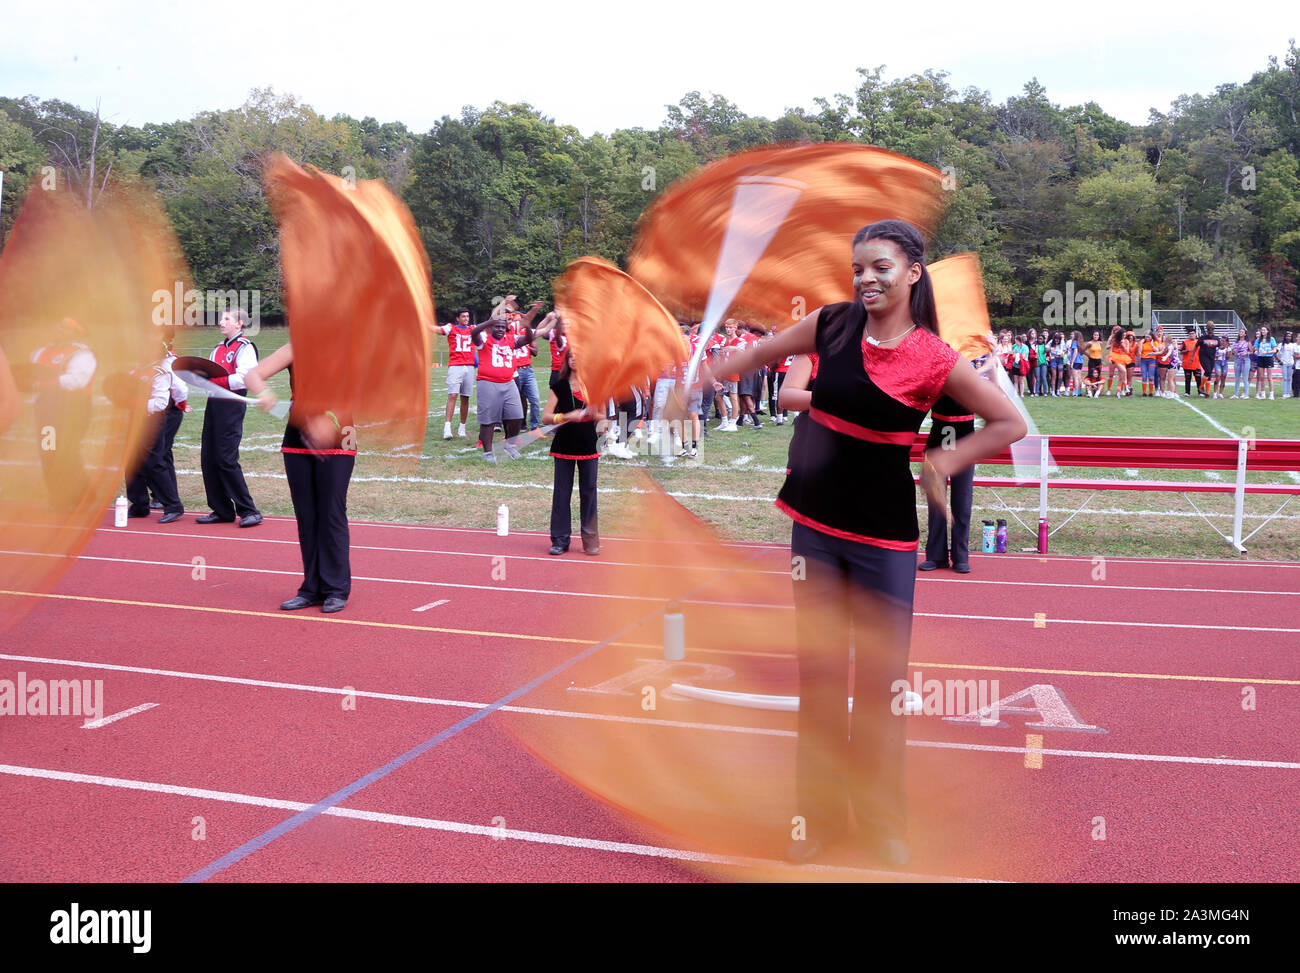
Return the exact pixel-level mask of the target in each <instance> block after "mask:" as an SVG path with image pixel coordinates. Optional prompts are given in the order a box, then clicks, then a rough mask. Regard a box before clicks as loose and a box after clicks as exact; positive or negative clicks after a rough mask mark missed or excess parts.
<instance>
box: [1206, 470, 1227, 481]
mask: <svg viewBox="0 0 1300 973" xmlns="http://www.w3.org/2000/svg"><path fill="white" fill-rule="evenodd" d="M1203 472H1204V473H1205V478H1206V479H1207V480H1222V479H1223V474H1222V473H1220V472H1219V471H1218V470H1204V471H1203Z"/></svg>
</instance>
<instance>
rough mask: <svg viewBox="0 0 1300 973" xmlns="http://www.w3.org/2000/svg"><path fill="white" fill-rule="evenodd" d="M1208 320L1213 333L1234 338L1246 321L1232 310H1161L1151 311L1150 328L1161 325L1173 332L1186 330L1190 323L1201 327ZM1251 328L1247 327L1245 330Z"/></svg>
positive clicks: (1153, 328)
mask: <svg viewBox="0 0 1300 973" xmlns="http://www.w3.org/2000/svg"><path fill="white" fill-rule="evenodd" d="M1207 321H1209V322H1212V323H1213V325H1214V333H1215V334H1219V335H1228V336H1229V337H1232V338H1235V337H1236V336H1237V332H1238V331H1239V330H1240V329H1242V328H1245V327H1246V322H1244V321H1242V320H1241V317H1240V316H1239V315H1238V314H1237V312H1236V311H1233V310H1217V311H1216V310H1209V309H1201V310H1163V311H1158V310H1157V311H1152V312H1151V330H1152V331H1154V330H1155V329H1156V326H1157V325H1160V326H1163V327H1164V329H1165V331H1166V332H1168V331H1170V330H1173V331H1174V332H1182V331H1186V330H1187V328H1189V327H1190V326H1191V325H1193V324H1195V325H1197V326H1198V327H1203V326H1204V325H1205V323H1206V322H1207ZM1250 330H1251V329H1249V328H1247V331H1250Z"/></svg>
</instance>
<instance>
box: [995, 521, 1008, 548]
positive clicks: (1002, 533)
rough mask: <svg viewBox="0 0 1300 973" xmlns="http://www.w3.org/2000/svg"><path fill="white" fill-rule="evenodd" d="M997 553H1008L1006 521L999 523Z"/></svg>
mask: <svg viewBox="0 0 1300 973" xmlns="http://www.w3.org/2000/svg"><path fill="white" fill-rule="evenodd" d="M997 552H998V553H999V554H1005V553H1007V522H1006V521H1005V520H999V521H998V543H997Z"/></svg>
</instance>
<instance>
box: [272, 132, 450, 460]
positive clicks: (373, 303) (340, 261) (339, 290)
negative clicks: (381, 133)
mask: <svg viewBox="0 0 1300 973" xmlns="http://www.w3.org/2000/svg"><path fill="white" fill-rule="evenodd" d="M265 180H266V190H267V196H268V198H269V199H270V201H271V208H272V210H273V212H274V213H275V217H276V220H277V221H278V222H279V224H280V261H281V265H282V266H283V268H284V293H285V305H286V307H287V309H288V317H289V340H290V342H291V343H292V344H293V361H294V364H293V373H294V374H293V381H294V390H293V394H294V411H295V414H296V415H301V416H312V415H321V414H323V413H325V412H327V411H332V412H334V413H335V414H336V415H337V414H339V413H347V414H349V415H350V416H351V417H352V419H353V421H354V422H356V423H357V424H358V425H362V424H364V425H365V426H366V429H365V438H366V440H367V442H375V441H379V442H384V443H387V444H390V445H401V444H406V443H413V442H414V443H423V442H424V427H425V421H426V419H427V416H428V411H429V408H428V406H429V382H428V375H429V362H430V357H431V351H430V338H429V336H430V328H431V327H432V325H433V323H434V322H433V294H432V291H431V288H430V274H429V260H428V257H426V256H425V252H424V247H423V246H422V245H421V243H420V238H419V234H418V233H417V232H416V229H415V222H414V220H413V219H412V218H411V213H410V211H409V210H408V209H407V208H406V206H405V205H404V204H403V203H402V202H401V201H400V200H399V199H397V197H396V196H394V195H393V194H392V193H391V192H389V190H388V188H387V187H386V186H385V185H384V184H383V183H382V182H380V181H379V180H364V181H361V182H358V183H355V184H352V183H350V182H348V181H346V180H343V179H340V178H338V177H337V176H331V175H329V174H327V173H324V172H321V171H320V170H319V169H316V168H315V167H313V166H308V167H306V168H305V169H304V168H303V167H302V166H299V165H297V164H296V163H294V162H292V161H290V160H289V159H288V158H286V157H285V156H283V155H279V154H277V155H274V156H272V157H271V158H270V159H269V160H268V162H267V165H266V171H265Z"/></svg>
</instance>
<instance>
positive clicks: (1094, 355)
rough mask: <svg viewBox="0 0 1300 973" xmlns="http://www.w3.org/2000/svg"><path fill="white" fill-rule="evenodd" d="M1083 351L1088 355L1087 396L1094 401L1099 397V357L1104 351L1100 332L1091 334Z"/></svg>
mask: <svg viewBox="0 0 1300 973" xmlns="http://www.w3.org/2000/svg"><path fill="white" fill-rule="evenodd" d="M1085 350H1086V351H1087V354H1088V394H1089V395H1091V396H1092V397H1093V398H1094V399H1095V398H1097V397H1098V396H1100V395H1101V356H1102V354H1103V352H1104V350H1105V349H1104V346H1103V345H1102V343H1101V332H1100V331H1094V332H1093V333H1092V340H1091V341H1089V342H1088V345H1087V348H1086V349H1085Z"/></svg>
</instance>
